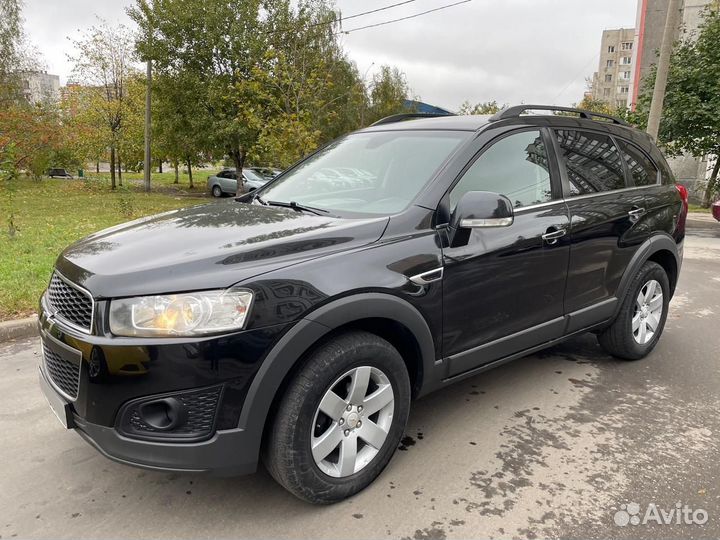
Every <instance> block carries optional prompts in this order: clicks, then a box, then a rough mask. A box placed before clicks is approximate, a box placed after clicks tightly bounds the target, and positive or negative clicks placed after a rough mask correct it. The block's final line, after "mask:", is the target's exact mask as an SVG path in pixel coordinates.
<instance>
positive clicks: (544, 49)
mask: <svg viewBox="0 0 720 540" xmlns="http://www.w3.org/2000/svg"><path fill="white" fill-rule="evenodd" d="M239 1H240V0H239ZM398 1H399V0H337V6H338V8H339V9H340V10H341V11H342V13H343V16H348V15H352V14H355V13H359V12H363V11H368V10H371V9H374V8H378V7H382V6H386V5H390V4H394V3H398ZM455 1H457V0H415V1H412V2H410V3H407V4H405V5H402V6H399V7H396V8H392V9H388V10H385V11H381V12H378V13H375V14H371V15H367V16H363V17H357V18H354V19H352V20H348V21H346V22H345V23H344V25H343V27H344V29H345V30H350V29H352V28H357V27H359V26H365V25H369V24H374V23H378V22H382V21H387V20H390V19H395V18H399V17H405V16H408V15H412V14H414V13H419V12H421V11H426V10H429V9H433V8H436V7H440V6H443V5H447V4H451V3H454V2H455ZM131 3H132V0H25V9H24V15H25V20H26V21H25V22H26V29H27V32H28V34H29V37H30V38H31V40H32V41H33V42H34V43H35V45H36V46H37V47H38V48H39V50H40V51H41V53H42V54H43V55H44V60H45V63H46V64H47V67H48V70H49V72H50V73H55V74H57V75H60V77H61V83H65V81H66V79H67V77H68V76H69V74H70V71H71V68H72V66H71V64H70V63H69V62H68V60H67V58H66V55H67V54H68V53H72V43H71V41H70V39H69V38H73V37H77V36H78V35H79V32H81V31H82V30H83V29H84V28H87V27H89V26H92V25H93V24H96V23H97V17H101V18H103V19H105V20H107V21H108V22H109V23H119V22H122V23H125V24H130V21H129V19H128V17H127V16H126V14H125V7H126V6H128V5H130V4H131ZM635 10H636V0H603V1H601V2H597V1H592V2H591V1H589V0H471V1H470V2H468V3H466V4H462V5H459V6H455V7H451V8H449V9H446V10H443V11H438V12H435V13H430V14H428V15H424V16H421V17H417V18H415V19H411V20H406V21H401V22H396V23H393V24H388V25H385V26H380V27H378V28H371V29H367V30H360V31H358V32H352V33H350V34H348V35H344V36H343V37H342V40H343V42H344V45H345V49H346V50H347V52H348V54H349V56H350V58H352V59H353V60H354V61H355V62H356V63H357V66H358V69H359V70H360V73H361V74H364V73H366V71H367V70H369V76H370V75H372V73H373V70H374V69H376V68H377V67H378V66H380V65H382V64H391V65H394V66H397V67H399V68H400V69H401V70H402V71H404V72H405V74H406V75H407V79H408V83H409V84H410V87H411V88H412V91H413V93H414V94H415V95H417V96H419V97H421V98H422V100H423V101H427V102H429V103H432V104H435V105H439V106H442V107H447V108H449V109H455V108H457V107H458V105H460V103H462V102H463V101H464V100H466V99H468V100H470V101H471V102H479V101H489V100H493V99H495V100H497V101H498V102H500V103H510V104H516V103H521V102H523V103H551V104H556V105H570V104H572V103H575V102H578V101H580V99H582V94H583V91H584V88H585V77H586V76H589V75H591V74H592V72H593V71H595V70H597V62H598V57H599V52H600V38H601V34H602V31H603V30H604V29H607V28H621V27H624V28H630V27H633V26H634V24H635ZM373 64H374V65H373Z"/></svg>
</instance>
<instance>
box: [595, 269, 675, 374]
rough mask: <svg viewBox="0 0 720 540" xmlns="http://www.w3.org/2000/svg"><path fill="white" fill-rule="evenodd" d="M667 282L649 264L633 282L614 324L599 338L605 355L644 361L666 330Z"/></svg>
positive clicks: (660, 272) (662, 275)
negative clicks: (606, 353) (642, 359)
mask: <svg viewBox="0 0 720 540" xmlns="http://www.w3.org/2000/svg"><path fill="white" fill-rule="evenodd" d="M669 301H670V282H669V280H668V277H667V273H666V272H665V270H664V269H663V267H662V266H660V265H659V264H657V263H655V262H652V261H648V262H646V263H645V264H644V265H643V266H642V268H640V271H639V272H638V274H637V275H636V276H635V277H634V278H633V280H632V282H631V283H630V287H628V291H627V293H626V295H625V298H624V299H623V302H622V305H621V306H620V312H619V314H618V316H617V318H616V319H615V321H614V322H613V323H612V324H611V325H610V326H608V327H607V328H606V329H604V330H603V331H602V332H600V333H599V334H598V341H599V342H600V345H601V346H602V348H603V349H605V351H607V352H608V353H610V354H612V355H613V356H616V357H618V358H622V359H625V360H637V359H640V358H643V357H645V356H646V355H647V354H648V353H650V351H652V350H653V349H654V348H655V345H657V342H658V340H659V339H660V336H661V334H662V331H663V329H664V327H665V321H666V319H667V312H668V304H669Z"/></svg>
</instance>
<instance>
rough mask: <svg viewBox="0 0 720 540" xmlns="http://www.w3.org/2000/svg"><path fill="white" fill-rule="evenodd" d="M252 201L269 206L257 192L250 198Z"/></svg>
mask: <svg viewBox="0 0 720 540" xmlns="http://www.w3.org/2000/svg"><path fill="white" fill-rule="evenodd" d="M250 201H257V202H259V203H260V204H262V205H263V206H267V204H268V203H266V202H265V200H264V199H263V198H262V197H260V195H259V194H258V193H257V192H256V193H255V194H254V195H253V196H252V197H251V198H250Z"/></svg>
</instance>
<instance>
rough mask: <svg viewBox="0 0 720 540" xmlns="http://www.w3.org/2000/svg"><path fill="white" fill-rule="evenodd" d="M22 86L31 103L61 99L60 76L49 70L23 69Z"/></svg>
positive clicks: (26, 97)
mask: <svg viewBox="0 0 720 540" xmlns="http://www.w3.org/2000/svg"><path fill="white" fill-rule="evenodd" d="M18 75H19V77H20V88H21V90H22V93H23V96H24V97H25V99H26V100H27V101H28V102H29V103H48V102H49V103H54V102H57V101H58V100H59V99H60V77H58V76H57V75H52V74H50V73H48V72H47V71H23V72H20V73H19V74H18Z"/></svg>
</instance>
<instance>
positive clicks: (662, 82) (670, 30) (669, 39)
mask: <svg viewBox="0 0 720 540" xmlns="http://www.w3.org/2000/svg"><path fill="white" fill-rule="evenodd" d="M682 1H683V0H670V2H669V3H668V12H667V18H666V19H665V30H664V31H663V38H662V44H661V45H660V57H659V58H658V63H657V73H656V75H655V88H653V95H652V102H651V103H650V113H649V115H648V124H647V132H648V134H649V135H650V136H651V137H652V138H653V140H655V141H657V137H658V132H659V131H660V117H661V116H662V110H663V102H664V101H665V87H666V86H667V80H668V73H669V71H670V57H671V56H672V47H673V42H674V41H675V31H676V30H677V27H678V23H679V18H680V8H681V7H682Z"/></svg>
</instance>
